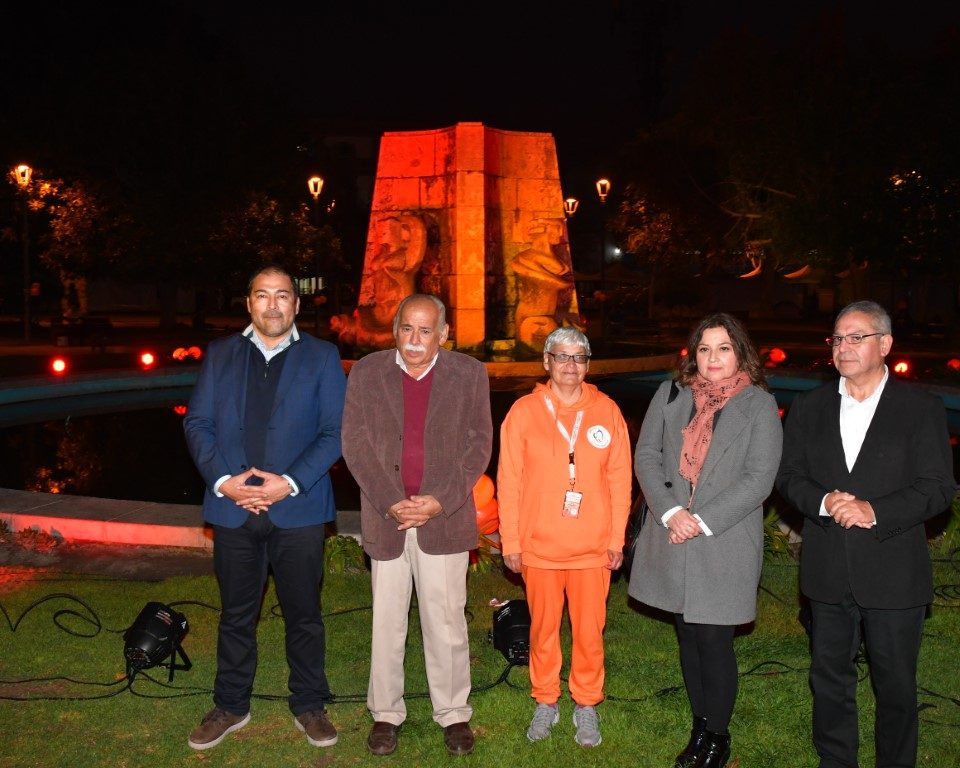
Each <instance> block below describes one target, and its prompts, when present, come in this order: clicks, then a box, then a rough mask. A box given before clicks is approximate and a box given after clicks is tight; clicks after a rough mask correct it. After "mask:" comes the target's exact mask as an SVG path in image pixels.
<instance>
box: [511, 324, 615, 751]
mask: <svg viewBox="0 0 960 768" xmlns="http://www.w3.org/2000/svg"><path fill="white" fill-rule="evenodd" d="M589 366H590V342H589V341H588V340H587V337H586V336H584V335H583V334H582V333H581V332H580V331H578V330H577V329H576V328H558V329H557V330H555V331H554V332H553V333H551V334H550V335H549V336H548V337H547V340H546V342H545V344H544V353H543V367H544V369H546V371H547V373H548V374H549V376H550V378H549V381H548V382H547V383H545V384H537V386H536V388H535V389H534V390H533V392H532V393H531V394H529V395H525V396H524V397H521V398H520V399H519V400H517V402H516V403H514V405H513V407H512V408H511V409H510V412H509V413H508V414H507V417H506V419H504V422H503V425H502V426H501V428H500V463H499V467H498V470H497V496H498V502H499V505H500V538H501V547H502V551H503V559H504V562H505V563H506V565H507V567H508V568H510V570H512V571H514V572H516V573H522V574H523V580H524V583H525V585H526V590H527V602H528V604H529V606H530V618H531V626H530V683H531V686H532V689H533V690H532V694H531V695H532V696H533V698H534V699H535V700H536V702H537V707H536V710H535V711H534V715H533V720H532V721H531V723H530V727H529V728H528V729H527V738H528V739H530V741H539V740H540V739H545V738H547V737H548V736H549V735H550V733H551V730H552V728H553V726H554V725H555V724H556V723H557V721H558V720H559V717H560V714H559V707H558V701H559V699H560V666H561V663H562V656H561V650H560V621H561V617H562V615H563V604H564V597H566V601H567V604H568V610H569V613H570V625H571V628H572V631H573V652H572V658H571V664H570V695H571V697H572V698H573V700H574V702H575V705H576V706H575V707H574V711H573V722H574V726H575V727H576V736H575V738H576V741H577V743H578V744H580V745H581V746H585V747H593V746H597V745H598V744H599V743H600V741H601V737H600V726H599V717H598V715H597V711H596V705H597V704H599V703H600V702H601V701H602V700H603V679H604V661H603V628H604V624H605V623H606V617H607V593H608V591H609V588H610V574H611V571H615V570H617V569H618V568H619V567H620V565H621V564H622V562H623V534H624V529H625V527H626V522H627V516H628V514H629V511H630V490H631V482H632V475H631V472H632V468H631V458H630V438H629V435H628V433H627V425H626V423H625V422H624V420H623V416H622V415H621V413H620V409H619V408H618V407H617V405H616V403H614V402H613V400H611V399H610V398H609V397H607V396H606V395H604V394H603V393H602V392H600V391H599V390H598V389H597V388H596V387H595V386H594V385H592V384H586V383H584V377H585V376H586V373H587V370H588V368H589Z"/></svg>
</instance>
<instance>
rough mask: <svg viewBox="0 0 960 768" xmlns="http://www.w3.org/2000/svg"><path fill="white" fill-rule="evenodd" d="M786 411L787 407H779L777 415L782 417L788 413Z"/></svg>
mask: <svg viewBox="0 0 960 768" xmlns="http://www.w3.org/2000/svg"><path fill="white" fill-rule="evenodd" d="M786 413H787V409H786V408H777V416H779V417H780V418H781V419H782V418H783V417H784V416H785V415H786Z"/></svg>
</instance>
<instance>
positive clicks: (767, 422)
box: [629, 381, 783, 625]
mask: <svg viewBox="0 0 960 768" xmlns="http://www.w3.org/2000/svg"><path fill="white" fill-rule="evenodd" d="M669 392H670V382H669V381H667V382H664V383H663V384H662V385H661V386H660V388H659V389H658V390H657V392H656V394H655V395H654V396H653V400H652V401H651V402H650V407H649V408H648V409H647V415H646V417H645V418H644V420H643V426H642V427H641V428H640V438H639V439H638V440H637V450H636V455H635V459H634V471H635V472H636V474H637V479H638V480H639V481H640V488H641V490H642V491H643V495H644V498H645V499H646V501H647V504H648V506H649V507H650V514H648V515H647V519H646V520H645V522H644V525H643V529H642V530H641V531H640V536H639V537H638V539H637V544H636V550H635V552H634V559H633V569H632V571H631V575H630V588H629V593H630V596H631V597H633V598H635V599H637V600H639V601H641V602H643V603H646V604H647V605H652V606H654V607H656V608H660V609H662V610H665V611H669V612H670V613H680V614H683V618H684V619H685V620H686V621H688V622H691V623H696V624H726V625H730V624H745V623H747V622H750V621H753V619H754V618H755V617H756V613H757V585H758V584H759V583H760V569H761V566H762V564H763V501H764V499H766V498H767V496H768V495H769V494H770V489H771V488H772V487H773V481H774V478H775V477H776V475H777V469H778V468H779V465H780V453H781V450H782V447H783V429H782V427H781V425H780V418H779V415H778V413H777V403H776V400H774V398H773V396H772V395H771V394H769V393H768V392H764V391H763V390H761V389H758V388H757V387H753V386H751V387H747V388H746V389H744V390H743V391H742V392H739V393H738V394H737V395H735V396H734V397H733V398H731V399H730V400H729V401H728V402H727V404H726V405H725V406H724V407H723V409H722V410H721V411H720V412H719V414H718V416H717V417H716V421H715V423H714V431H713V439H712V441H711V443H710V450H709V453H708V454H707V458H706V461H704V464H703V469H702V470H701V472H700V478H699V481H698V484H697V489H696V493H695V494H694V498H693V501H692V503H691V501H690V493H691V487H690V483H689V481H687V480H686V479H684V478H683V477H682V476H681V475H680V473H679V471H678V467H679V463H680V450H681V447H682V445H683V435H682V434H681V431H680V430H681V429H683V427H685V426H686V425H687V424H688V423H689V422H690V419H691V417H692V415H693V395H692V393H691V391H690V389H689V388H687V387H680V391H679V393H678V394H677V396H676V399H674V401H673V402H672V403H668V402H667V398H668V395H669ZM688 503H689V507H688ZM678 505H679V506H681V507H688V508H689V510H690V513H691V514H695V515H699V516H700V518H701V519H702V520H703V522H704V523H705V524H706V525H707V527H708V528H709V529H710V530H711V531H712V532H713V536H705V535H703V534H701V535H699V536H697V537H696V538H693V539H690V540H689V541H685V542H684V543H682V544H671V543H670V542H669V541H668V539H667V535H668V533H669V529H668V528H666V526H664V525H663V524H662V523H661V522H660V520H661V518H662V517H663V515H664V513H665V512H666V511H667V510H669V509H671V508H673V507H676V506H678Z"/></svg>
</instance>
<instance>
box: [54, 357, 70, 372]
mask: <svg viewBox="0 0 960 768" xmlns="http://www.w3.org/2000/svg"><path fill="white" fill-rule="evenodd" d="M50 370H51V372H52V373H53V375H54V376H63V374H65V373H66V372H67V360H66V358H63V357H55V358H53V360H51V361H50Z"/></svg>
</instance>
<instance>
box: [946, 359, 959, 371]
mask: <svg viewBox="0 0 960 768" xmlns="http://www.w3.org/2000/svg"><path fill="white" fill-rule="evenodd" d="M947 368H949V369H950V370H951V371H960V357H951V358H950V359H949V360H947Z"/></svg>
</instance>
